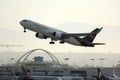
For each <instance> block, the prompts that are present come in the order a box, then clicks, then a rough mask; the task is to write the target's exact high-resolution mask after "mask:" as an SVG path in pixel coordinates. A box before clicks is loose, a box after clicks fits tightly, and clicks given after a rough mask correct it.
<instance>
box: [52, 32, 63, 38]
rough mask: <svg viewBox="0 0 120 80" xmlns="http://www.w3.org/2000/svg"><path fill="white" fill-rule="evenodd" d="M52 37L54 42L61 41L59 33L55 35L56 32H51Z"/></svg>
mask: <svg viewBox="0 0 120 80" xmlns="http://www.w3.org/2000/svg"><path fill="white" fill-rule="evenodd" d="M52 36H53V39H54V40H58V39H61V37H62V35H61V33H57V32H53V33H52Z"/></svg>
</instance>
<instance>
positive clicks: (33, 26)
mask: <svg viewBox="0 0 120 80" xmlns="http://www.w3.org/2000/svg"><path fill="white" fill-rule="evenodd" d="M20 24H21V25H22V26H23V27H24V29H28V30H31V31H34V32H36V33H40V34H43V35H46V36H47V37H48V38H53V40H55V41H57V40H61V34H67V33H66V32H64V31H61V30H58V29H55V28H51V27H48V26H46V25H43V24H40V23H37V22H33V21H30V20H22V21H20ZM53 32H56V33H57V35H56V36H55V37H54V36H53V35H52V33H53ZM64 41H65V42H67V43H70V44H73V45H78V46H82V43H81V42H80V41H79V40H77V39H76V38H75V37H69V38H66V39H64Z"/></svg>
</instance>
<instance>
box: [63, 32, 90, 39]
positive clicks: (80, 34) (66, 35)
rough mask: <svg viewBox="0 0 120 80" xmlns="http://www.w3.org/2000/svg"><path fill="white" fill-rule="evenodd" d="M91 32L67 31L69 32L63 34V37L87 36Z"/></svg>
mask: <svg viewBox="0 0 120 80" xmlns="http://www.w3.org/2000/svg"><path fill="white" fill-rule="evenodd" d="M88 34H90V33H67V34H62V38H65V39H66V38H70V37H75V36H86V35H88Z"/></svg>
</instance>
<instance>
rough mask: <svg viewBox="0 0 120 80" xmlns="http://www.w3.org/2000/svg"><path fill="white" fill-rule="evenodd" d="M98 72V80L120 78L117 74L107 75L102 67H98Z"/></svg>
mask: <svg viewBox="0 0 120 80" xmlns="http://www.w3.org/2000/svg"><path fill="white" fill-rule="evenodd" d="M97 72H98V80H120V78H119V77H116V76H111V77H106V76H105V75H104V74H103V73H102V71H101V69H100V68H97Z"/></svg>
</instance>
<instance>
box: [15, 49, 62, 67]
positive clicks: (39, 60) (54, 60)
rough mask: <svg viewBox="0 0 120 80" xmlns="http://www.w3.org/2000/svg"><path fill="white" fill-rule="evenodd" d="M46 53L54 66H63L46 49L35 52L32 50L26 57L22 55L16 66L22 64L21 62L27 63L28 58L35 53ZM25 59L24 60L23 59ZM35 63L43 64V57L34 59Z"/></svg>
mask: <svg viewBox="0 0 120 80" xmlns="http://www.w3.org/2000/svg"><path fill="white" fill-rule="evenodd" d="M38 50H40V51H44V52H45V53H46V54H47V55H48V56H49V57H50V58H51V59H52V61H53V64H56V65H61V63H60V62H59V60H58V59H57V58H56V57H55V56H54V55H53V54H52V53H50V52H48V51H46V50H44V49H33V50H30V51H28V52H27V53H25V54H24V55H22V56H21V57H20V58H19V59H18V60H17V61H16V63H15V65H18V64H20V63H21V62H25V60H27V58H28V57H29V56H30V55H31V54H32V53H33V52H35V51H38ZM23 58H24V59H23ZM34 61H35V62H42V61H43V57H41V56H37V57H34Z"/></svg>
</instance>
